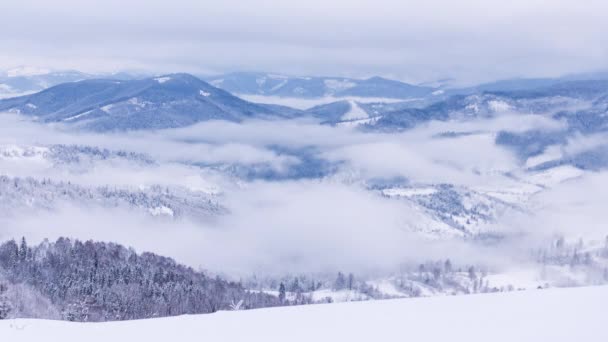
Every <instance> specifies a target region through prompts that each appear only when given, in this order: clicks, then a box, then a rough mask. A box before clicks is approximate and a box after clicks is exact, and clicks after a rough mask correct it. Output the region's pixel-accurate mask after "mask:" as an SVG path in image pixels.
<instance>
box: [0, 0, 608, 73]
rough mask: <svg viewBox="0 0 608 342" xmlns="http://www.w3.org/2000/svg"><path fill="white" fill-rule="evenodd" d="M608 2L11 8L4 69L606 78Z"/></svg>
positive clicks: (2, 26) (2, 32) (44, 2)
mask: <svg viewBox="0 0 608 342" xmlns="http://www.w3.org/2000/svg"><path fill="white" fill-rule="evenodd" d="M607 13H608V2H607V1H605V0H597V1H596V0H573V1H567V0H510V1H494V0H485V1H483V0H463V1H451V0H425V1H410V0H395V1H393V0H373V1H372V0H367V1H363V0H331V1H329V0H307V1H284V0H283V1H281V0H267V1H264V0H251V1H245V0H221V1H220V0H215V1H208V0H172V1H156V0H131V1H125V0H121V1H119V0H103V1H101V0H100V1H86V0H54V1H48V0H3V1H1V2H0V19H1V20H0V43H1V51H2V53H0V69H6V68H10V67H13V66H17V65H36V66H44V67H53V68H75V69H80V70H84V71H90V72H93V71H116V70H121V69H142V70H147V71H153V72H174V71H189V72H200V73H219V72H224V71H235V70H257V71H272V72H283V73H290V74H322V75H338V76H339V75H344V76H356V77H365V76H371V75H383V76H387V77H393V78H398V79H401V80H405V81H413V82H421V81H430V80H436V79H440V78H448V77H452V78H456V79H459V80H461V81H479V80H490V79H497V78H505V77H517V76H554V75H560V74H566V73H574V72H586V71H595V70H606V69H608V35H607V34H606V32H608V20H606V14H607Z"/></svg>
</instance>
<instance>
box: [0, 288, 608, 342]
mask: <svg viewBox="0 0 608 342" xmlns="http://www.w3.org/2000/svg"><path fill="white" fill-rule="evenodd" d="M607 302H608V287H606V286H603V287H586V288H571V289H550V290H531V291H521V292H509V293H499V294H485V295H470V296H454V297H434V298H417V299H400V300H385V301H372V302H356V303H344V304H326V305H309V306H298V307H285V308H275V309H261V310H252V311H238V312H219V313H216V314H211V315H199V316H182V317H173V318H163V319H152V320H143V321H129V322H114V323H69V322H59V321H44V320H22V319H19V320H6V321H0V336H1V337H2V341H11V342H21V341H28V342H29V341H62V342H69V341H103V342H107V341H127V340H134V341H147V342H152V341H170V340H174V339H175V338H179V339H180V340H181V341H266V342H273V341H292V342H296V341H306V342H310V341H385V340H391V341H406V340H411V341H466V342H475V341H493V342H500V341H504V342H507V341H508V342H526V341H534V342H541V341H543V342H544V341H550V342H559V341H568V342H570V341H581V342H593V341H598V342H604V341H608V330H607V329H606V317H605V311H606V303H607Z"/></svg>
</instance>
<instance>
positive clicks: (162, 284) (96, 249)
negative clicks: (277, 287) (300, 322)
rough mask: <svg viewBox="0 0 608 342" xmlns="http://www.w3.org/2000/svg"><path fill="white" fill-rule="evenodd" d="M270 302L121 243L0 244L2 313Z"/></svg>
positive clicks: (148, 310) (181, 310) (141, 310)
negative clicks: (137, 251)
mask: <svg viewBox="0 0 608 342" xmlns="http://www.w3.org/2000/svg"><path fill="white" fill-rule="evenodd" d="M275 305H279V299H278V298H277V297H275V296H271V295H268V294H262V293H257V292H250V291H247V290H245V289H244V288H243V286H242V285H241V284H240V283H235V282H229V281H226V280H223V279H221V278H219V277H210V276H208V275H206V274H205V273H202V272H197V271H195V270H193V269H192V268H189V267H186V266H183V265H180V264H178V263H176V262H175V261H174V260H172V259H170V258H166V257H161V256H158V255H155V254H152V253H142V254H137V253H136V252H135V251H133V250H132V249H128V248H125V247H123V246H121V245H118V244H113V243H103V242H92V241H87V242H81V241H77V240H70V239H66V238H60V239H59V240H57V241H56V242H53V243H50V242H47V241H45V242H43V243H41V244H40V245H37V246H28V245H27V242H26V241H25V239H23V240H22V241H21V242H20V243H17V242H15V241H8V242H6V243H4V244H2V245H0V318H2V317H17V316H21V317H24V316H25V317H41V316H43V317H44V316H46V317H44V318H58V319H66V320H72V321H107V320H127V319H140V318H148V317H160V316H173V315H181V314H197V313H211V312H215V311H218V310H229V309H235V308H242V309H251V308H258V307H267V306H275ZM49 316H50V317H49Z"/></svg>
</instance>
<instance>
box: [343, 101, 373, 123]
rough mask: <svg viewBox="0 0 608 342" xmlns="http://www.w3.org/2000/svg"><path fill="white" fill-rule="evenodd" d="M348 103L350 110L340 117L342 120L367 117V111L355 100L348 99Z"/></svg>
mask: <svg viewBox="0 0 608 342" xmlns="http://www.w3.org/2000/svg"><path fill="white" fill-rule="evenodd" d="M348 104H349V106H350V110H349V111H348V112H346V113H345V114H344V115H343V116H342V117H341V118H340V119H341V120H342V121H352V120H361V119H369V115H367V112H366V111H364V110H363V109H361V107H359V105H358V104H357V102H355V101H352V100H350V101H348Z"/></svg>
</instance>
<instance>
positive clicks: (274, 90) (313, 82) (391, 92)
mask: <svg viewBox="0 0 608 342" xmlns="http://www.w3.org/2000/svg"><path fill="white" fill-rule="evenodd" d="M207 80H208V81H209V83H211V84H213V85H214V86H216V87H218V88H222V89H224V90H227V91H229V92H231V93H234V94H246V95H271V96H281V97H297V98H318V97H327V96H333V97H347V96H358V97H380V98H396V99H407V98H415V97H424V96H427V95H430V94H431V93H433V91H435V90H436V89H434V88H430V87H423V86H415V85H411V84H407V83H403V82H399V81H394V80H388V79H385V78H382V77H372V78H369V79H364V80H361V79H353V78H344V77H295V76H286V75H278V74H267V73H248V72H239V73H231V74H225V75H219V76H213V77H209V78H207Z"/></svg>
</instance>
